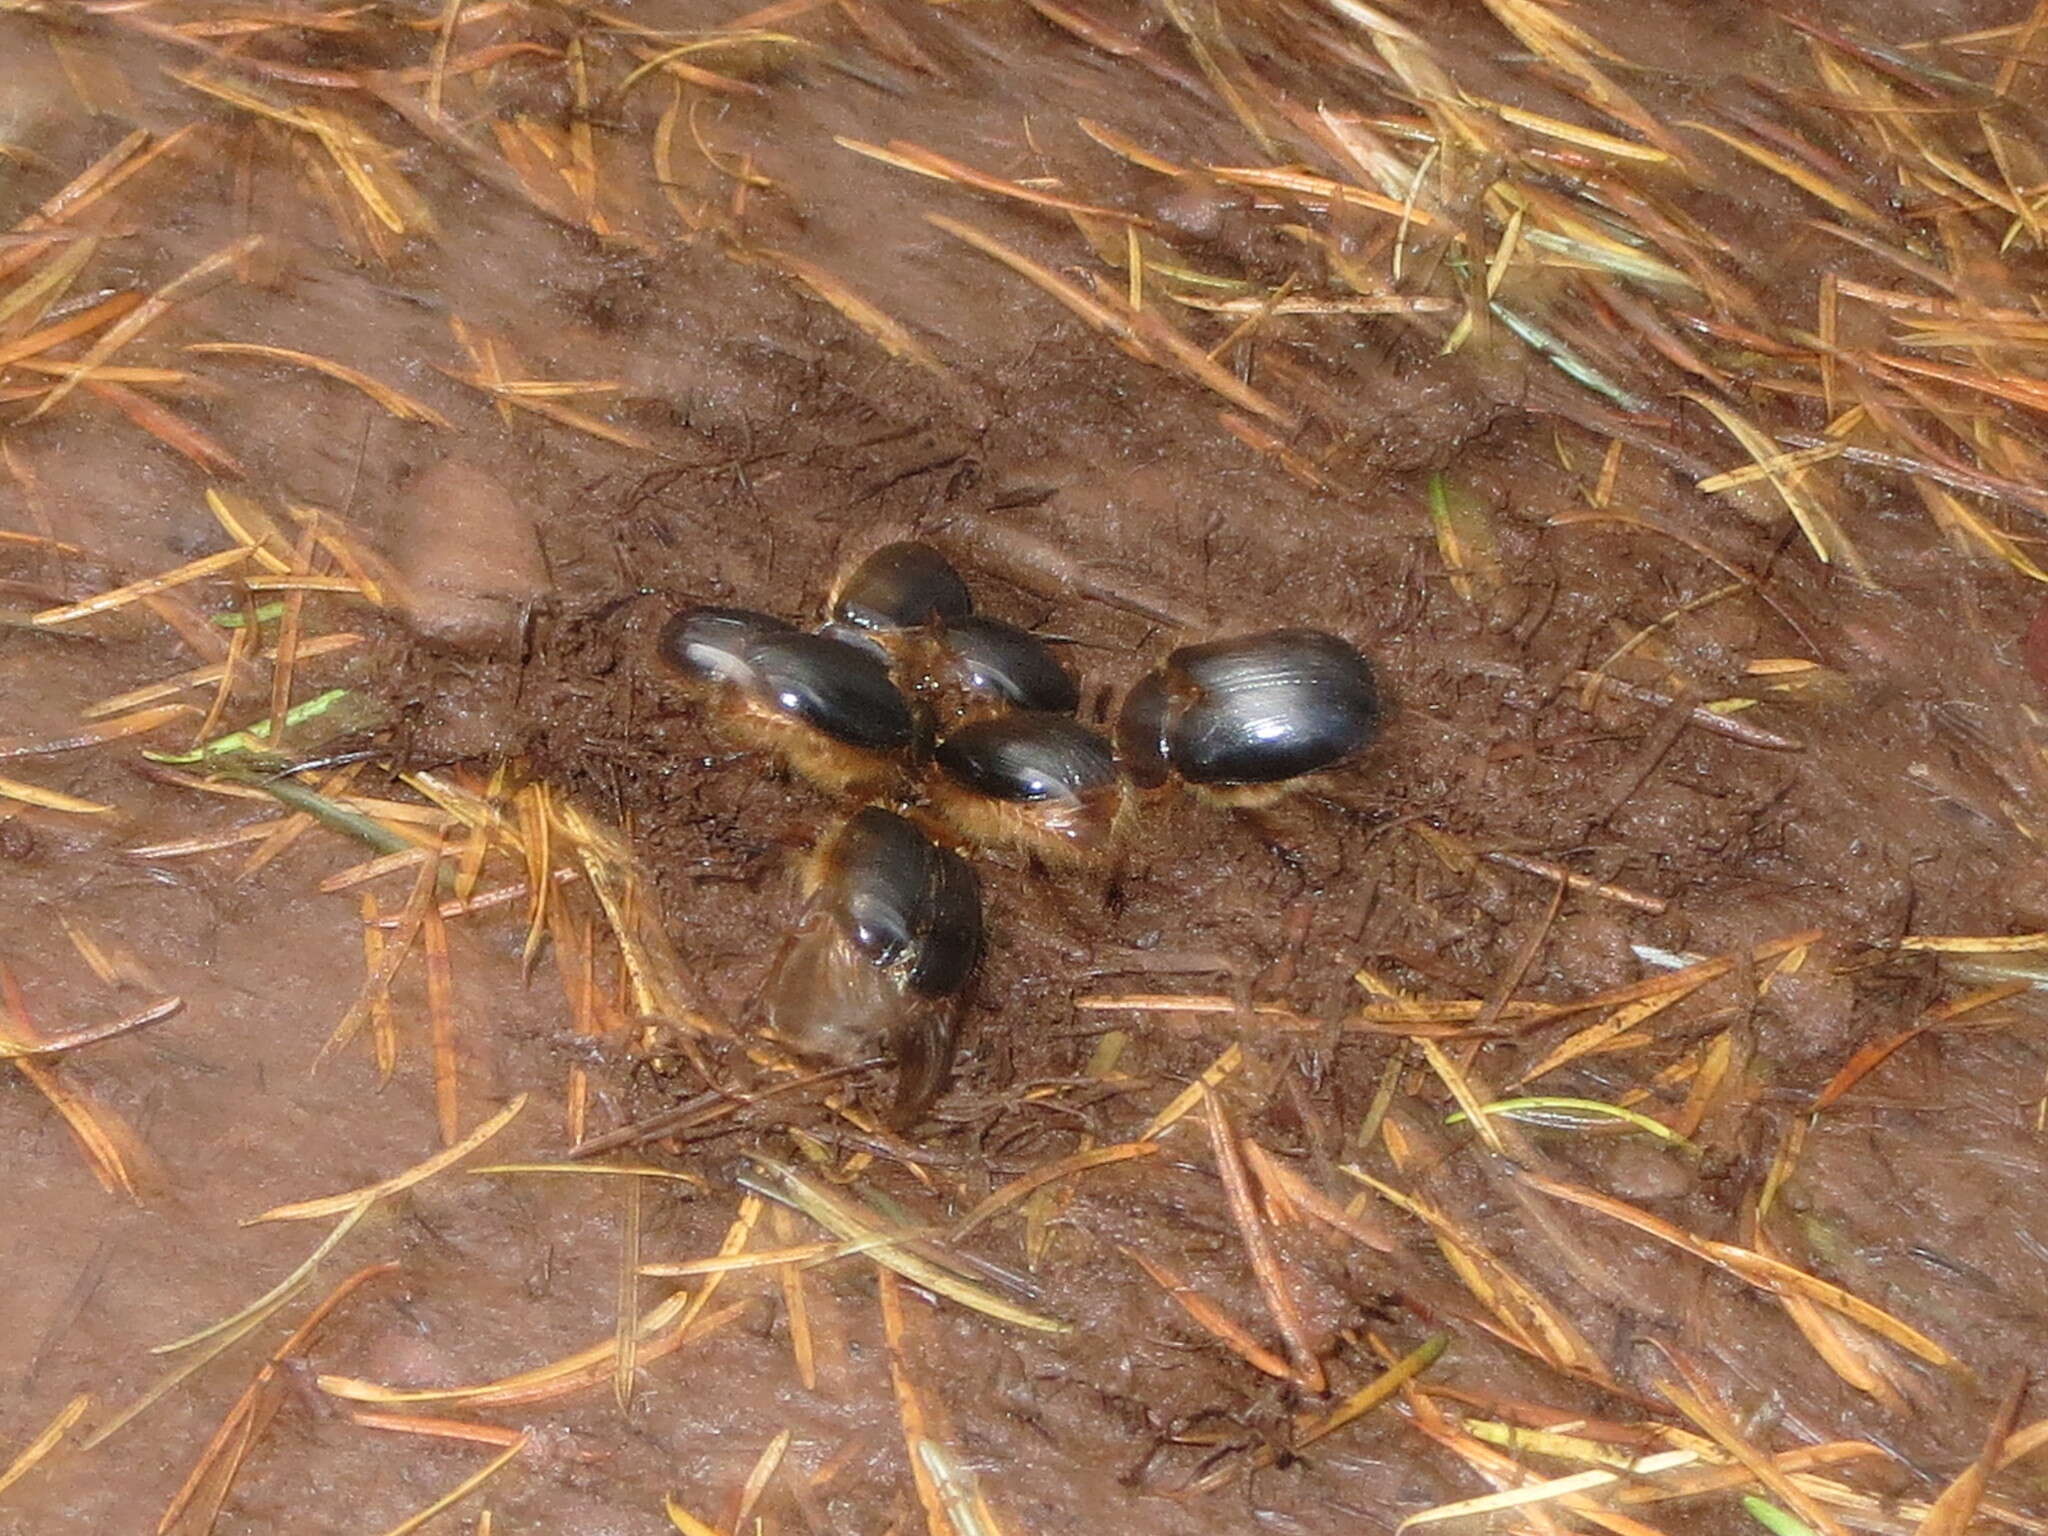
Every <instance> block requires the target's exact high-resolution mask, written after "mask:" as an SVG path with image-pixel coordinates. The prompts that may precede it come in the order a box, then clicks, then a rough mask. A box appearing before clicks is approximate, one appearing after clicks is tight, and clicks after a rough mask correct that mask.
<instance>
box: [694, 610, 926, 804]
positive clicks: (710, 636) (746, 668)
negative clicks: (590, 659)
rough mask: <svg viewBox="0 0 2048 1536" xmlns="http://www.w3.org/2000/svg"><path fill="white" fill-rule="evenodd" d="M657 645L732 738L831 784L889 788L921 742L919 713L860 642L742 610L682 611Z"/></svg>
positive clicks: (859, 790) (852, 789)
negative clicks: (907, 755)
mask: <svg viewBox="0 0 2048 1536" xmlns="http://www.w3.org/2000/svg"><path fill="white" fill-rule="evenodd" d="M659 647H660V652H661V656H662V659H663V660H664V661H665V662H667V663H668V665H669V666H670V667H671V668H672V669H673V670H674V671H675V672H676V674H677V675H678V676H680V677H681V678H682V679H683V681H684V682H685V683H686V684H687V685H689V686H690V687H691V688H692V689H693V690H694V691H695V692H697V693H698V694H699V695H700V696H702V697H705V698H708V699H709V700H711V701H712V703H713V704H714V706H715V708H716V710H717V715H718V719H719V721H720V723H721V724H723V725H724V726H725V728H726V729H727V730H728V731H729V732H730V734H732V735H733V736H734V737H735V739H737V740H739V741H740V742H742V743H743V744H745V745H748V746H754V747H762V748H765V749H767V750H769V751H773V752H778V753H780V754H781V755H782V756H783V757H785V758H786V759H788V761H789V762H790V764H791V765H792V766H793V767H795V768H796V769H797V770H798V771H799V772H801V773H803V774H804V775H805V776H807V777H809V778H811V779H813V780H815V781H816V782H818V783H819V784H821V785H823V786H825V787H826V788H828V789H835V790H845V791H848V792H856V793H862V792H869V791H873V790H876V789H879V788H881V787H883V786H885V785H887V784H888V783H890V782H891V781H893V779H894V778H895V777H896V774H897V772H898V761H897V760H898V759H900V758H901V756H902V755H903V754H904V753H906V752H907V751H908V750H909V749H910V748H911V747H913V746H914V745H915V743H916V741H917V737H918V725H917V717H916V715H915V713H914V712H913V710H912V709H911V707H910V704H909V702H908V701H907V700H906V699H905V698H904V697H903V694H902V693H901V691H899V690H898V688H897V687H896V684H895V683H894V681H892V680H891V678H890V676H889V668H888V666H887V664H886V663H885V662H884V661H883V660H882V659H881V658H880V657H878V656H876V655H875V654H873V653H872V652H870V651H867V650H864V649H862V648H861V647H859V646H856V645H850V644H847V643H845V642H844V641H841V640H837V639H834V638H832V637H831V636H828V635H808V634H805V633H804V632H803V631H802V630H800V629H797V628H795V627H794V626H793V625H789V624H785V623H784V622H783V621H782V620H780V619H777V618H774V617H771V616H770V615H768V614H765V613H753V612H750V611H749V610H747V609H744V608H687V609H684V610H683V611H682V612H681V613H678V614H677V615H676V616H675V617H674V618H672V619H670V620H669V622H668V624H667V625H666V626H665V627H664V628H663V630H662V632H661V639H660V642H659Z"/></svg>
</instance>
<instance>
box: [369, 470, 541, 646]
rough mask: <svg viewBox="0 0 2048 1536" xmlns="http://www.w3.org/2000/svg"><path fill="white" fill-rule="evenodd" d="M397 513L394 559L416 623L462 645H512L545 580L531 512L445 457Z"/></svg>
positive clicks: (487, 478) (432, 635) (480, 474)
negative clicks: (399, 522) (398, 513)
mask: <svg viewBox="0 0 2048 1536" xmlns="http://www.w3.org/2000/svg"><path fill="white" fill-rule="evenodd" d="M401 516H402V519H403V520H402V523H401V526H400V528H399V532H398V561H397V564H398V572H399V575H400V577H401V578H402V579H403V582H404V593H403V599H404V604H405V613H406V617H407V618H408V619H409V620H410V621H411V623H412V627H413V629H414V630H415V631H417V632H418V634H419V635H420V636H421V637H422V638H423V639H427V640H431V641H434V642H436V643H437V644H441V645H446V646H450V647H453V648H455V649H459V650H466V651H477V652H488V653H504V652H508V651H511V650H514V649H516V648H517V646H518V642H519V631H520V626H521V624H522V622H523V620H524V615H525V612H526V610H527V609H528V608H530V607H531V606H532V605H533V604H534V602H535V601H537V600H538V599H539V598H540V597H541V596H542V595H543V594H544V593H545V592H546V591H547V589H548V584H549V583H548V572H547V563H546V561H545V560H544V559H543V558H542V555H541V548H540V538H539V535H538V533H537V532H536V530H535V528H534V522H533V516H532V514H531V513H530V512H529V511H528V510H527V509H526V508H525V507H524V506H522V505H521V504H520V502H519V500H518V499H517V498H516V497H515V496H513V494H512V493H511V492H510V491H508V490H507V489H506V488H505V487H504V486H503V485H502V484H500V483H499V481H498V480H497V479H495V478H494V477H493V476H491V475H489V474H487V473H485V472H484V471H483V470H481V469H478V468H477V467H476V466H475V465H473V464H470V463H468V462H466V461H465V460H462V459H445V460H443V461H442V462H441V463H439V464H436V465H434V466H433V467H432V468H431V469H428V470H426V471H425V472H423V473H422V474H421V475H420V476H419V477H418V478H417V479H415V480H414V481H413V482H412V484H411V485H410V486H408V487H407V488H406V492H405V496H404V500H403V502H402V511H401Z"/></svg>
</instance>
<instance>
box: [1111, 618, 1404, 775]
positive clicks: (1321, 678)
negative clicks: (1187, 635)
mask: <svg viewBox="0 0 2048 1536" xmlns="http://www.w3.org/2000/svg"><path fill="white" fill-rule="evenodd" d="M1380 714H1381V707H1380V698H1379V690H1378V687H1377V685H1376V684H1375V683H1374V680H1373V674H1372V667H1371V665H1370V663H1368V662H1367V661H1366V659H1365V657H1363V656H1362V655H1360V654H1359V653H1358V651H1357V649H1356V648H1354V647H1353V646H1351V645H1350V644H1349V643H1348V642H1346V641H1344V640H1340V639H1339V638H1337V636H1335V635H1331V634H1326V633H1325V632H1323V631H1322V630H1317V629H1276V630H1268V631H1266V632H1264V633H1261V634H1255V635H1241V636H1238V637H1236V638H1234V639H1229V640H1215V641H1210V642H1207V643H1205V644H1202V645H1189V646H1183V647H1181V648H1180V649H1179V650H1177V651H1175V652H1173V653H1172V654H1171V655H1170V656H1168V657H1167V658H1166V664H1165V666H1164V667H1162V668H1160V669H1159V670H1158V671H1157V672H1154V673H1152V674H1151V675H1150V676H1148V677H1146V678H1144V679H1143V680H1141V681H1140V682H1139V683H1138V685H1137V686H1136V687H1134V688H1133V689H1132V690H1131V692H1130V693H1129V695H1128V696H1126V698H1125V700H1124V706H1123V709H1122V711H1121V712H1120V714H1119V716H1118V721H1117V744H1118V747H1119V749H1120V750H1121V751H1122V752H1123V755H1124V758H1125V762H1126V765H1127V768H1128V770H1129V772H1130V774H1131V777H1132V779H1133V781H1134V782H1135V783H1138V784H1140V785H1141V786H1145V787H1156V786H1157V785H1158V784H1161V783H1164V782H1165V779H1166V776H1167V774H1168V773H1171V774H1172V775H1175V776H1178V777H1179V778H1182V779H1184V780H1186V781H1187V782H1188V783H1190V784H1196V785H1203V786H1213V787H1216V788H1224V789H1228V788H1235V787H1246V786H1261V785H1278V784H1284V783H1285V782H1287V781H1288V780H1291V779H1297V778H1300V777H1301V776H1303V775H1304V774H1310V773H1315V772H1319V771H1320V770H1322V769H1325V768H1331V767H1334V766H1335V765H1337V764H1338V763H1341V762H1343V761H1344V760H1345V759H1346V758H1348V757H1351V756H1353V755H1355V754H1356V753H1358V752H1360V751H1362V750H1364V748H1365V747H1366V746H1367V745H1369V744H1370V743H1371V741H1372V739H1373V737H1374V736H1375V735H1377V734H1378V731H1379V723H1380Z"/></svg>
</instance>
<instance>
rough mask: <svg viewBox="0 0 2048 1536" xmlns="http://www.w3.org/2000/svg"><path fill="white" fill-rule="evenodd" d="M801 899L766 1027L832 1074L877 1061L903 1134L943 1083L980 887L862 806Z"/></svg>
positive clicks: (908, 832)
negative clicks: (883, 1064) (831, 1067)
mask: <svg viewBox="0 0 2048 1536" xmlns="http://www.w3.org/2000/svg"><path fill="white" fill-rule="evenodd" d="M803 894H804V908H803V916H802V917H801V919H800V920H799V922H798V925H797V930H796V933H795V935H794V937H793V938H792V939H791V941H790V943H789V944H788V946H787V947H786V948H785V950H784V952H783V955H782V957H781V960H780V961H779V962H778V964H777V966H776V968H775V973H774V975H773V976H772V977H771V978H770V981H769V985H768V990H767V1015H768V1024H769V1028H770V1029H772V1030H773V1031H774V1032H775V1034H776V1035H777V1036H778V1037H779V1038H780V1039H781V1040H783V1041H784V1042H785V1043H786V1044H787V1045H789V1046H790V1048H791V1049H793V1050H795V1051H797V1052H799V1053H801V1054H803V1055H806V1056H811V1057H816V1058H820V1059H823V1060H826V1061H830V1062H833V1063H835V1064H850V1063H853V1062H857V1061H863V1060H866V1059H867V1058H869V1057H871V1056H873V1055H874V1054H875V1053H876V1052H877V1050H880V1051H881V1052H882V1053H883V1054H884V1055H886V1056H887V1057H889V1058H890V1059H892V1060H893V1061H894V1063H895V1066H896V1092H895V1099H894V1103H893V1105H892V1107H891V1109H890V1113H889V1118H890V1120H891V1122H892V1123H894V1124H895V1125H897V1126H899V1127H900V1126H903V1125H907V1124H909V1123H910V1122H911V1121H914V1120H915V1119H917V1117H918V1116H919V1115H921V1114H922V1113H923V1112H924V1111H925V1110H926V1109H927V1108H929V1107H930V1105H931V1103H932V1101H933V1100H934V1099H935V1098H936V1097H937V1096H938V1094H939V1092H940V1090H941V1089H943V1088H944V1087H945V1084H946V1080H947V1078H948V1077H949V1076H950V1075H951V1073H952V1067H953V1055H954V1051H955V1048H956V1044H957V1038H958V1033H959V1016H960V1009H961V1006H962V1003H963V1001H964V998H965V995H966V993H967V990H968V987H969V985H970V984H971V982H972V980H973V976H974V971H975V967H976V965H977V963H978V962H979V960H980V958H981V951H982V943H983V938H982V908H981V888H980V883H979V882H978V881H977V880H976V879H975V875H974V871H973V870H972V869H970V868H969V867H968V865H967V862H966V860H964V859H962V858H961V857H960V856H959V855H958V854H956V853H954V852H952V851H951V850H950V849H946V848H941V847H939V846H938V845H937V844H935V843H933V842H932V840H931V839H930V838H928V837H926V836H925V834H924V833H923V832H921V831H920V830H918V828H917V827H916V826H914V825H913V824H912V823H911V822H909V821H907V820H906V819H904V818H903V817H901V816H898V815H897V814H896V813H895V812H893V811H888V810H884V809H883V808H881V807H880V806H869V807H867V808H866V809H864V810H861V811H858V812H856V813H855V814H854V815H853V816H851V817H850V818H848V819H847V820H846V821H845V822H844V823H842V824H841V825H840V826H839V827H838V828H837V829H836V830H835V831H834V832H833V833H832V835H831V836H829V837H828V838H826V839H825V840H824V842H823V843H821V844H820V845H819V847H818V849H817V851H816V852H815V854H814V855H813V856H812V858H811V860H810V862H809V864H808V866H807V868H806V869H805V872H804V877H803Z"/></svg>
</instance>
